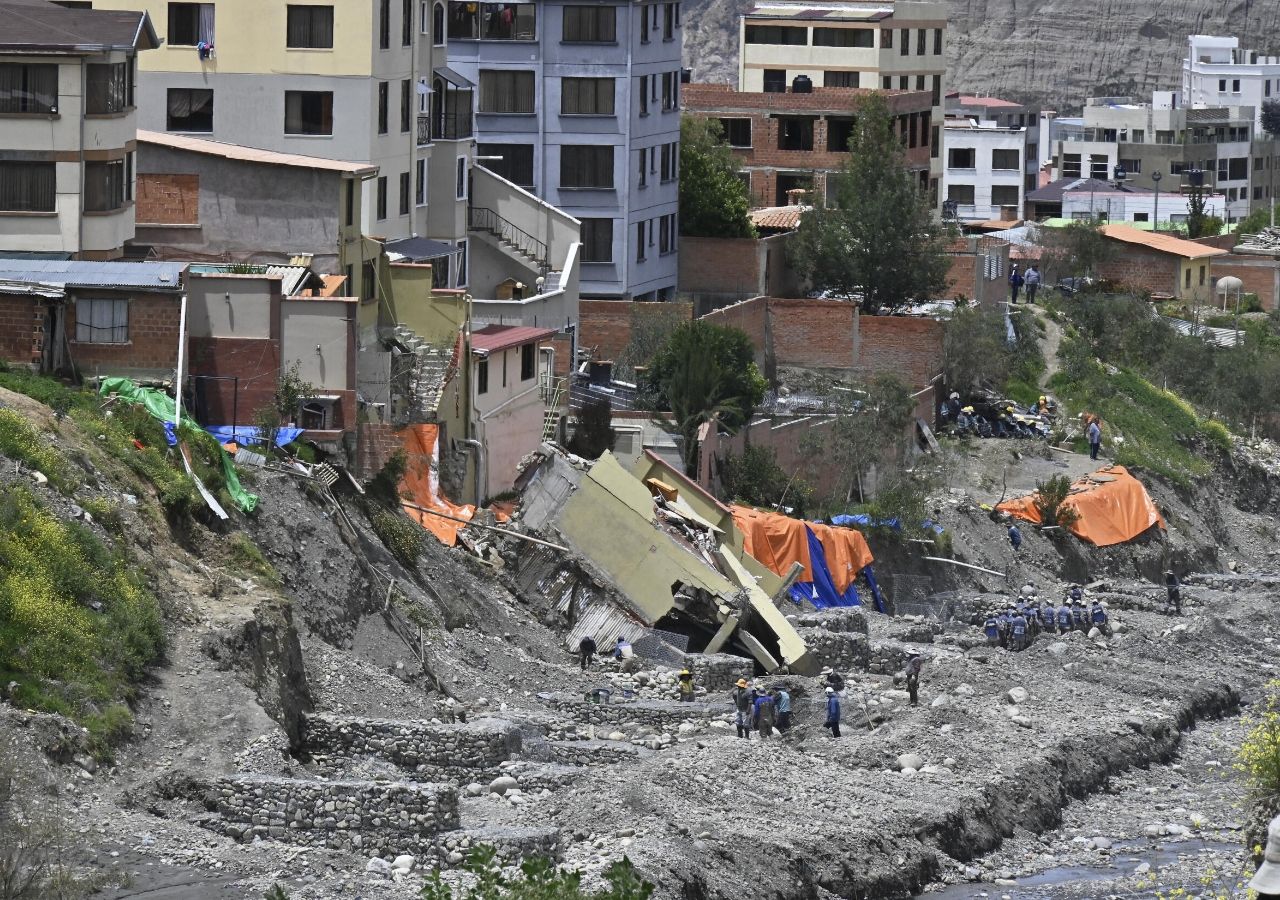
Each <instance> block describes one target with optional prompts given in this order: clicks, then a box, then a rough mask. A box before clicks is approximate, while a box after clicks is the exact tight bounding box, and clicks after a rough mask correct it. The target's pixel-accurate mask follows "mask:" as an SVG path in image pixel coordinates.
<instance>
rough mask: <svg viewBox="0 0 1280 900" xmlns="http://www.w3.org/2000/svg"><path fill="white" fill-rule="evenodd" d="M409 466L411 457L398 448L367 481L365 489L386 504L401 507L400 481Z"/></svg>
mask: <svg viewBox="0 0 1280 900" xmlns="http://www.w3.org/2000/svg"><path fill="white" fill-rule="evenodd" d="M408 468H409V457H407V456H405V452H404V451H403V450H397V451H396V452H395V453H392V454H391V456H390V458H388V459H387V461H386V462H385V463H384V464H383V466H382V468H381V469H379V470H378V474H377V475H374V476H373V477H372V478H370V479H369V480H368V481H366V482H365V484H364V489H365V491H366V492H367V493H368V494H369V496H370V497H372V498H373V499H374V500H377V501H378V502H379V503H381V504H383V505H384V506H389V507H391V508H393V509H399V508H400V481H401V479H403V478H404V473H405V471H406V470H407V469H408Z"/></svg>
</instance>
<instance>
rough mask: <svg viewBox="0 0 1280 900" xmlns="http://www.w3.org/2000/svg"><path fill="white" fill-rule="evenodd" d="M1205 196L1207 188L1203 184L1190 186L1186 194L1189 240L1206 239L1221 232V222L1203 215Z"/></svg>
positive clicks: (1214, 217) (1216, 218) (1213, 217)
mask: <svg viewBox="0 0 1280 900" xmlns="http://www.w3.org/2000/svg"><path fill="white" fill-rule="evenodd" d="M1207 196H1208V188H1206V187H1205V186H1204V184H1203V183H1201V184H1192V185H1191V187H1190V189H1189V190H1188V192H1187V237H1189V238H1199V237H1208V236H1210V235H1215V234H1217V233H1218V232H1219V231H1221V230H1222V220H1221V219H1220V218H1218V217H1217V216H1210V215H1206V213H1205V198H1206V197H1207Z"/></svg>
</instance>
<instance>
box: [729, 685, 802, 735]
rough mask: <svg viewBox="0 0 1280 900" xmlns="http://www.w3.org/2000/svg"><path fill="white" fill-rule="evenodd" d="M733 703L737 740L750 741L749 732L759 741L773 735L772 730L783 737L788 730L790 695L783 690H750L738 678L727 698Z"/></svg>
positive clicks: (782, 688) (789, 722) (789, 724)
mask: <svg viewBox="0 0 1280 900" xmlns="http://www.w3.org/2000/svg"><path fill="white" fill-rule="evenodd" d="M729 699H730V700H732V701H733V709H734V716H733V723H734V726H735V727H736V728H737V729H738V737H740V738H748V739H749V738H750V737H751V732H752V731H755V732H757V733H758V734H759V735H760V738H761V740H764V739H767V738H770V737H772V736H773V730H774V729H775V728H776V729H778V733H779V734H786V733H787V731H789V730H790V728H791V694H790V693H789V692H788V691H787V689H786V687H785V686H784V687H776V688H771V689H770V688H753V687H751V685H750V684H749V683H748V682H747V679H745V678H739V679H738V681H737V683H736V684H735V685H734V688H733V692H732V693H731V694H730V695H729Z"/></svg>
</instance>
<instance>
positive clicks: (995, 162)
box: [991, 150, 1018, 170]
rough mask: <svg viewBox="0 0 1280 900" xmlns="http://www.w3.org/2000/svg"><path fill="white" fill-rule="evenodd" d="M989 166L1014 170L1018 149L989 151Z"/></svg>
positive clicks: (1016, 165)
mask: <svg viewBox="0 0 1280 900" xmlns="http://www.w3.org/2000/svg"><path fill="white" fill-rule="evenodd" d="M991 168H993V169H1014V170H1016V169H1017V168H1018V151H1017V150H992V151H991Z"/></svg>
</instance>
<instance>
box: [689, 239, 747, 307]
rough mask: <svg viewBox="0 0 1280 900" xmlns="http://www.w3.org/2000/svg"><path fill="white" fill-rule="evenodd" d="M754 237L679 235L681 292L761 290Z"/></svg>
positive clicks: (724, 292) (744, 291)
mask: <svg viewBox="0 0 1280 900" xmlns="http://www.w3.org/2000/svg"><path fill="white" fill-rule="evenodd" d="M757 251H758V244H757V241H756V239H755V238H705V237H682V238H680V276H679V280H678V281H677V282H676V286H677V288H678V289H679V290H680V291H681V292H683V293H723V294H729V293H745V294H747V295H755V294H758V293H760V287H761V284H760V282H761V272H760V254H759V253H758V252H757Z"/></svg>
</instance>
